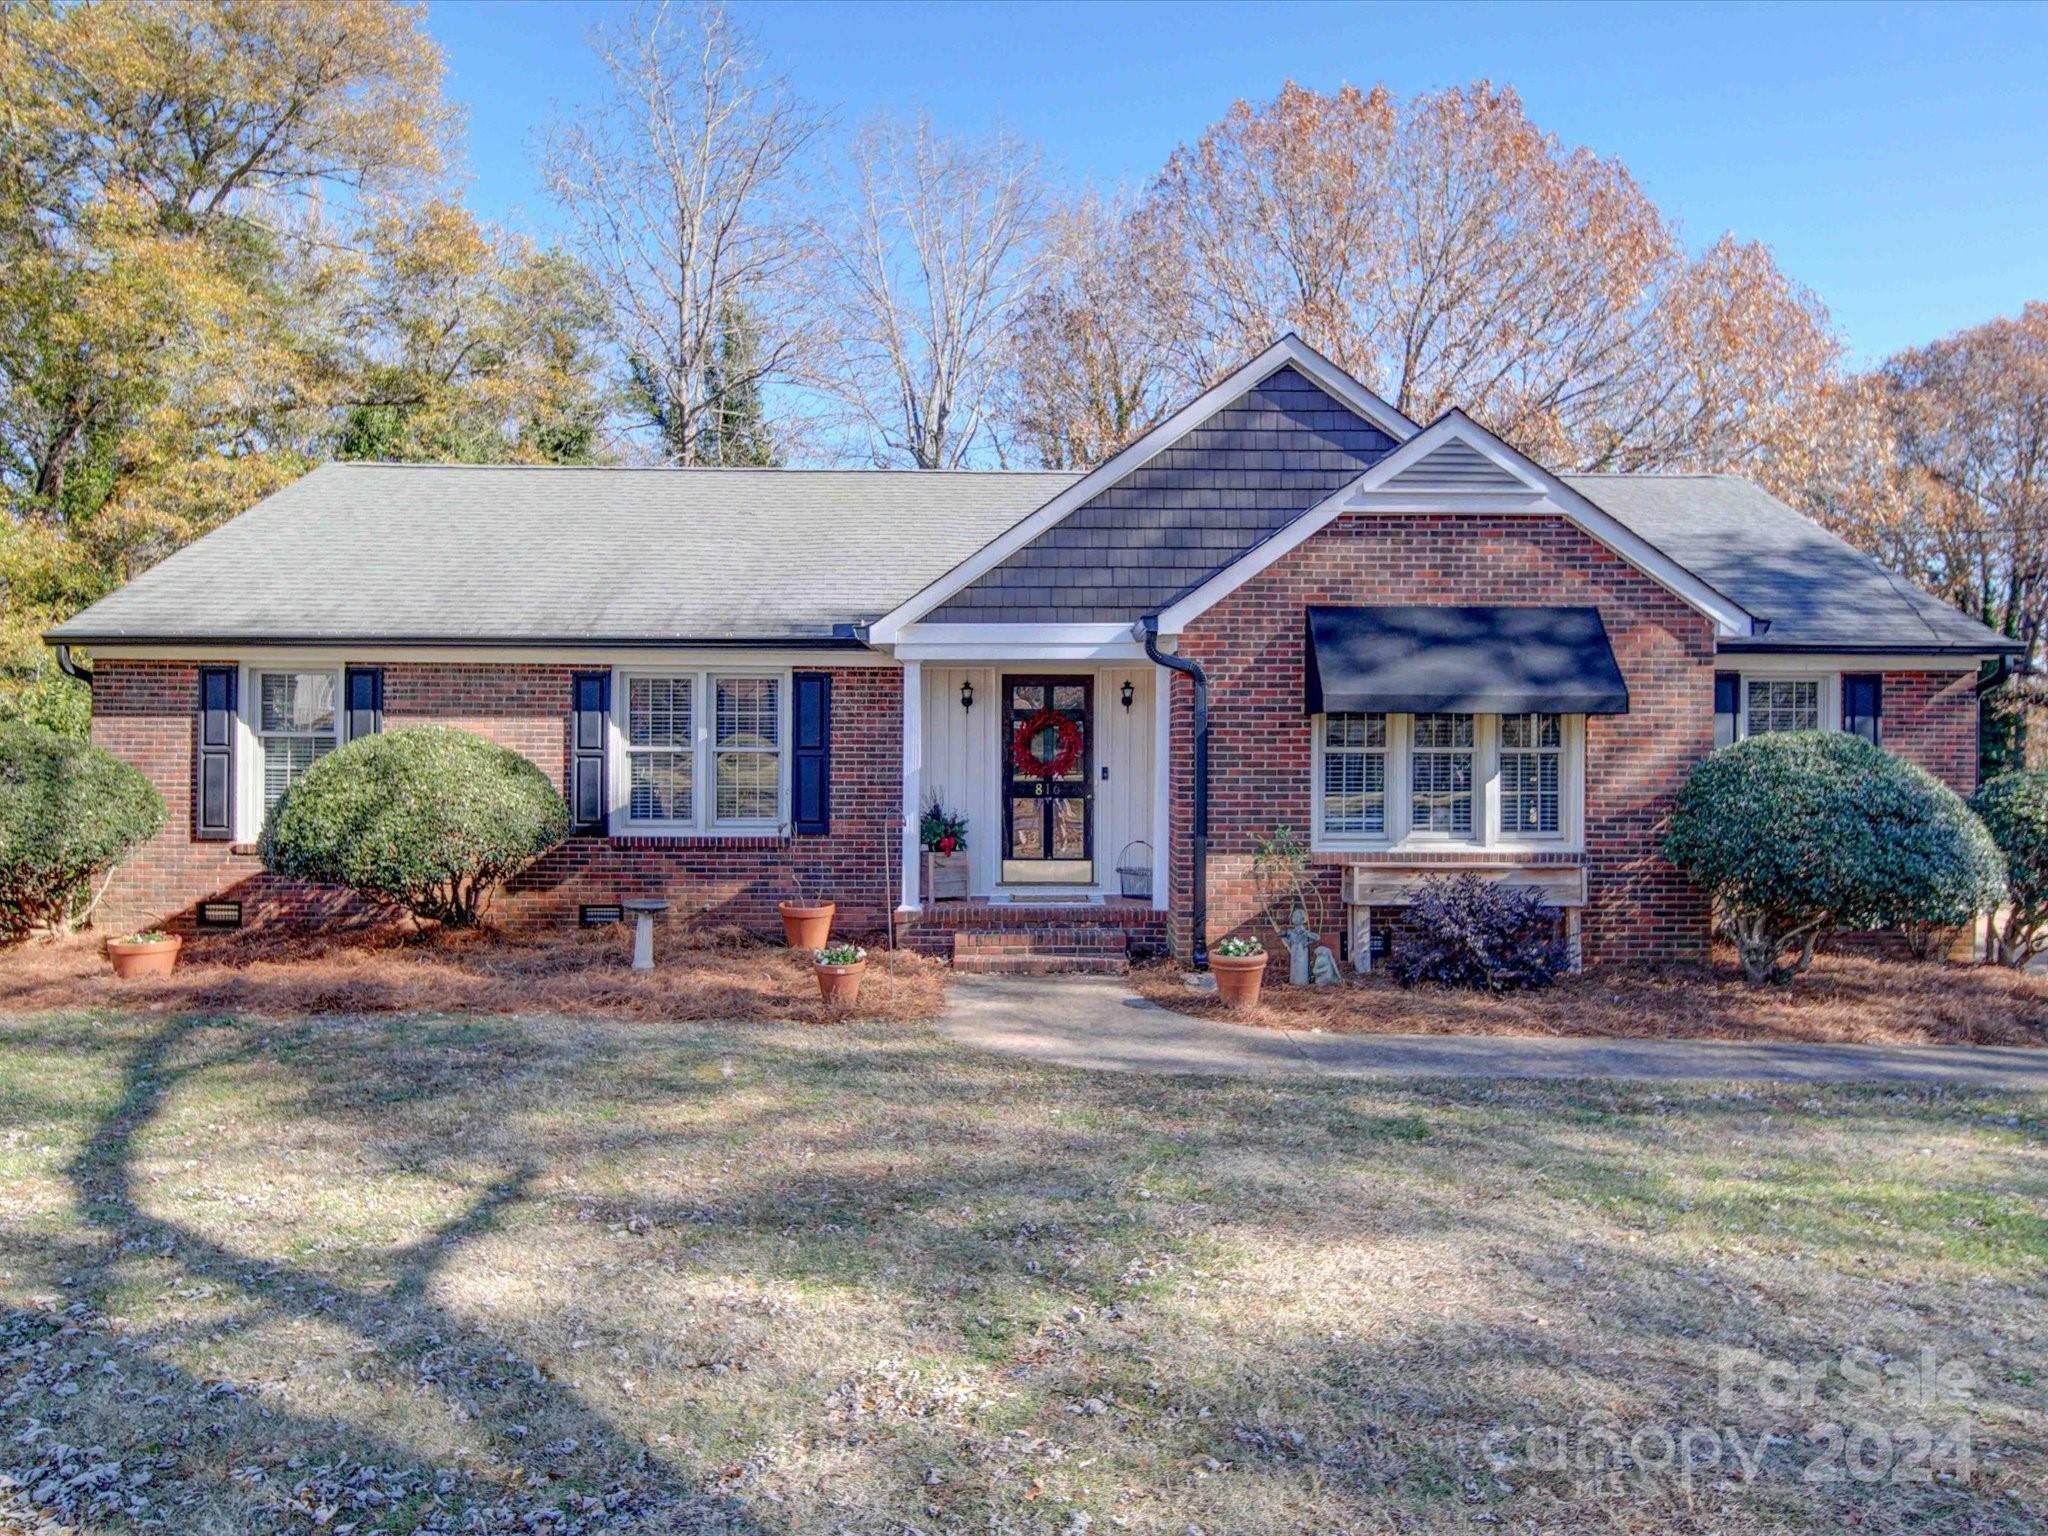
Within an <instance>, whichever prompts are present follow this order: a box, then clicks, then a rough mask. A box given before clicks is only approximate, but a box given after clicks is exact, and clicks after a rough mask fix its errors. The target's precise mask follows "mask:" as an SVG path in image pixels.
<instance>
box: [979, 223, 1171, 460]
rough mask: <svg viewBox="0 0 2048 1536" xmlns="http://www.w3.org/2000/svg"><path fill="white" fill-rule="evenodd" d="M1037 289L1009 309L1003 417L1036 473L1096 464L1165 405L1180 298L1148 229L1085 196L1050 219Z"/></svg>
mask: <svg viewBox="0 0 2048 1536" xmlns="http://www.w3.org/2000/svg"><path fill="white" fill-rule="evenodd" d="M1046 246H1047V267H1048V273H1047V277H1046V280H1045V282H1044V283H1043V284H1042V285H1041V286H1040V287H1039V288H1038V289H1037V290H1036V291H1035V292H1034V293H1032V294H1031V295H1030V296H1029V297H1028V298H1026V299H1025V301H1024V302H1023V303H1022V304H1021V305H1020V306H1019V307H1018V311H1017V318H1016V320H1015V322H1014V324H1013V325H1012V327H1011V344H1012V346H1013V348H1014V350H1015V367H1014V369H1013V371H1012V382H1011V387H1010V392H1009V396H1008V399H1007V401H1006V405H1005V411H1006V414H1007V416H1008V417H1009V420H1010V422H1011V423H1012V428H1013V430H1014V432H1015V433H1016V436H1017V438H1018V440H1019V444H1020V446H1021V447H1022V448H1023V449H1024V450H1025V451H1026V452H1027V453H1028V454H1030V455H1031V456H1032V457H1034V458H1036V459H1037V460H1038V462H1039V463H1041V464H1043V465H1045V467H1046V468H1048V469H1074V468H1085V467H1087V466H1089V465H1092V464H1100V463H1101V462H1102V461H1103V460H1104V459H1106V458H1108V457H1110V455H1111V454H1113V453H1115V452H1116V450H1117V449H1118V448H1119V447H1121V446H1122V445H1123V444H1124V443H1126V442H1128V441H1130V439H1132V438H1133V437H1136V436H1137V435H1138V434H1139V433H1141V432H1143V431H1145V430H1146V429H1147V428H1149V427H1151V426H1153V425H1155V424H1156V423H1157V422H1158V421H1159V420H1160V419H1161V418H1162V417H1164V416H1165V415H1166V413H1167V412H1168V411H1169V410H1170V409H1171V408H1172V407H1173V405H1174V404H1175V403H1176V400H1175V398H1174V383H1175V380H1174V377H1173V372H1172V369H1171V368H1170V367H1169V366H1168V360H1167V347H1168V343H1169V340H1170V338H1171V335H1172V334H1173V331H1174V329H1175V326H1176V308H1177V305H1178V303H1179V300H1180V296H1181V289H1180V286H1179V284H1178V283H1177V282H1176V281H1174V279H1173V275H1172V273H1173V267H1172V264H1171V263H1170V262H1169V261H1168V260H1167V259H1166V256H1167V249H1166V246H1165V242H1163V241H1162V240H1160V239H1159V238H1158V237H1157V233H1156V224H1155V222H1154V221H1152V220H1149V219H1145V218H1142V217H1138V216H1137V215H1136V213H1135V211H1134V210H1133V209H1132V208H1130V207H1129V206H1128V205H1126V204H1124V203H1120V202H1110V201H1106V200H1105V199H1103V198H1100V197H1097V196H1094V195H1092V194H1091V195H1089V196H1087V197H1084V198H1082V199H1081V200H1080V201H1078V202H1076V203H1074V204H1072V205H1071V206H1069V207H1066V208H1063V209H1061V210H1060V211H1059V213H1058V214H1056V215H1055V216H1054V218H1053V220H1052V225H1051V230H1050V233H1049V235H1048V238H1047V242H1046Z"/></svg>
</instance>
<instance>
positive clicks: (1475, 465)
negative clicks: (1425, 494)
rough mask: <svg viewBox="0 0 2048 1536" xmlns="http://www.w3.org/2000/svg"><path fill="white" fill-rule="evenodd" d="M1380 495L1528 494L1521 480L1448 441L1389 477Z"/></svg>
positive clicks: (1453, 440) (1456, 441)
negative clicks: (1457, 492) (1387, 492)
mask: <svg viewBox="0 0 2048 1536" xmlns="http://www.w3.org/2000/svg"><path fill="white" fill-rule="evenodd" d="M1379 489H1381V490H1383V491H1524V492H1526V491H1529V490H1531V489H1533V487H1532V486H1530V485H1529V483H1528V482H1527V481H1525V480H1523V479H1522V478H1521V476H1519V475H1516V474H1512V473H1510V472H1509V471H1508V470H1506V469H1504V468H1502V467H1501V466H1500V465H1498V464H1496V463H1494V461H1493V460H1492V459H1490V458H1488V457H1487V456H1486V455H1485V454H1483V453H1481V452H1480V451H1479V450H1478V449H1477V448H1474V447H1473V446H1472V445H1471V444H1470V443H1468V442H1464V441H1462V440H1461V439H1458V438H1455V437H1454V438H1451V439H1450V440H1449V441H1448V442H1446V443H1444V444H1443V445H1442V446H1441V447H1439V448H1437V449H1435V450H1434V451H1433V452H1431V453H1429V454H1427V455H1425V456H1424V457H1422V458H1420V459H1418V460H1416V461H1415V462H1414V463H1413V464H1411V465H1409V466H1408V467H1407V468H1406V469H1404V470H1402V471H1401V472H1400V473H1399V474H1396V475H1393V476H1391V477H1389V478H1388V479H1387V480H1386V481H1384V482H1383V483H1382V484H1381V485H1380V487H1379Z"/></svg>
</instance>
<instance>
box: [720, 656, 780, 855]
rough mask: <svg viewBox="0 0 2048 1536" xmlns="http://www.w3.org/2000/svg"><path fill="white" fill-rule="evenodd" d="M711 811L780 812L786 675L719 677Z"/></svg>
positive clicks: (742, 816) (736, 815) (758, 815)
mask: <svg viewBox="0 0 2048 1536" xmlns="http://www.w3.org/2000/svg"><path fill="white" fill-rule="evenodd" d="M711 690H712V694H713V696H714V704H713V722H714V730H713V735H712V754H713V767H712V782H713V784H714V786H715V789H714V797H715V804H714V806H713V810H712V814H713V817H714V819H716V820H718V821H720V822H766V821H776V820H779V819H780V816H781V805H782V679H781V678H779V677H715V678H713V679H712V680H711Z"/></svg>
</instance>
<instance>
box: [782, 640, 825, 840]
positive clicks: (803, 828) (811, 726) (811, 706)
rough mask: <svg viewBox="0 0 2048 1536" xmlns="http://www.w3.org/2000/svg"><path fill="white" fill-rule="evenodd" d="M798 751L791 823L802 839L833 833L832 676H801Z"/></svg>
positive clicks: (796, 678)
mask: <svg viewBox="0 0 2048 1536" xmlns="http://www.w3.org/2000/svg"><path fill="white" fill-rule="evenodd" d="M790 682H791V684H792V685H793V686H794V687H795V689H796V712H795V713H796V741H795V743H794V745H795V748H796V751H795V755H794V757H793V760H792V762H791V765H790V766H791V772H790V786H791V789H790V800H791V804H790V818H789V819H790V822H791V824H792V826H793V827H794V828H795V830H796V832H797V835H798V836H800V837H822V836H824V835H825V834H826V833H828V832H830V831H831V830H832V674H831V673H829V672H799V673H797V674H796V675H795V676H794V677H792V678H791V679H790Z"/></svg>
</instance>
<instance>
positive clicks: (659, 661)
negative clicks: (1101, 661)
mask: <svg viewBox="0 0 2048 1536" xmlns="http://www.w3.org/2000/svg"><path fill="white" fill-rule="evenodd" d="M1118 627H1119V628H1122V627H1123V626H1118ZM80 648H81V649H83V650H85V651H87V652H88V653H89V654H90V656H91V658H92V659H93V660H94V661H190V662H227V661H251V660H258V661H286V662H292V663H303V664H305V665H307V666H330V665H331V666H341V665H343V664H349V665H357V664H360V665H362V666H369V667H374V666H395V665H399V664H407V665H410V664H415V663H420V664H430V663H433V662H450V663H457V662H460V663H478V662H502V663H506V664H516V665H524V666H555V667H575V668H578V669H580V670H582V671H586V672H600V671H605V670H608V669H610V668H612V667H629V668H640V669H642V670H645V669H647V668H655V669H657V670H658V669H659V668H662V667H669V666H672V667H676V668H678V669H684V670H687V669H688V668H691V667H727V666H730V667H742V668H745V667H765V668H768V669H770V670H775V669H783V670H787V669H789V668H792V667H794V668H799V669H801V670H804V671H822V670H826V669H829V668H832V667H891V666H894V665H895V662H894V661H892V660H891V659H890V658H889V657H888V656H886V655H883V654H881V653H880V652H878V651H868V650H855V649H853V648H851V647H848V648H845V649H839V648H833V647H826V648H821V649H817V650H785V649H778V648H774V647H762V646H732V647H722V646H696V647H685V648H679V649H675V650H653V649H649V650H626V651H621V650H603V649H598V650H592V649H589V648H579V647H577V646H576V645H573V644H569V643H563V644H559V645H550V646H536V647H534V648H532V649H530V650H527V649H515V648H511V647H507V646H453V645H451V646H417V645H414V646H407V645H383V644H378V643H376V642H373V641H364V642H362V643H360V644H353V645H334V644H319V645H289V646H280V645H274V644H264V643H261V642H258V641H251V642H250V643H248V644H247V645H224V644H221V643H219V642H214V643H212V644H209V645H166V644H162V643H155V644H150V645H92V646H81V647H80Z"/></svg>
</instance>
